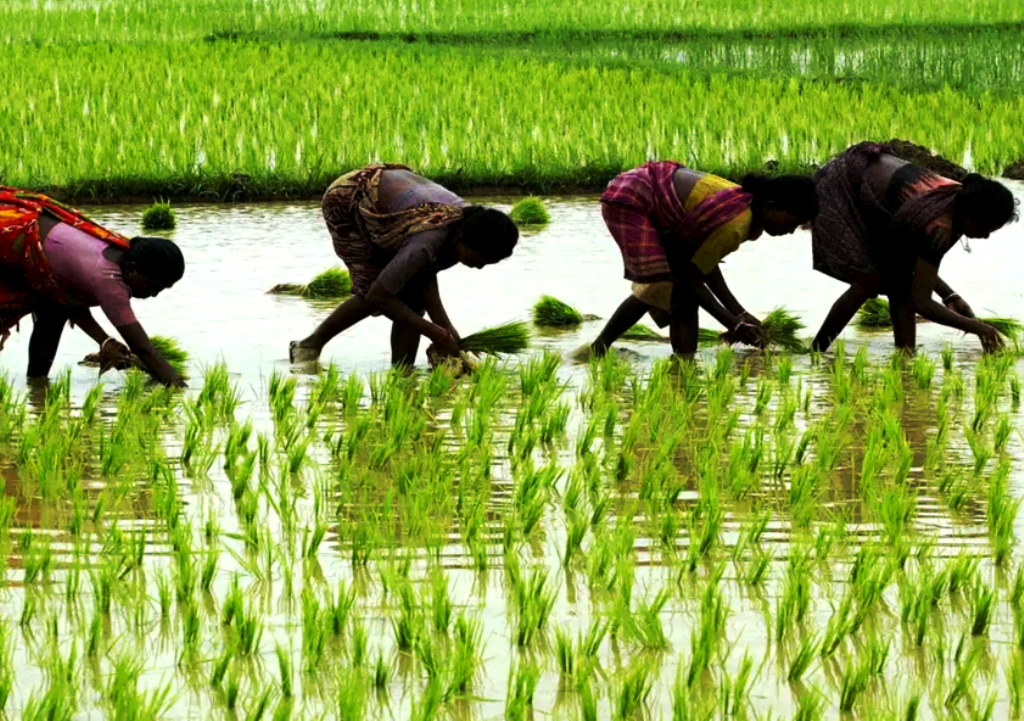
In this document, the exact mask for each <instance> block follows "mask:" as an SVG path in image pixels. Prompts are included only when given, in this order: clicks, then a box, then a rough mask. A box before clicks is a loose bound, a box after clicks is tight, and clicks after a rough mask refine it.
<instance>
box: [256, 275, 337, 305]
mask: <svg viewBox="0 0 1024 721" xmlns="http://www.w3.org/2000/svg"><path fill="white" fill-rule="evenodd" d="M267 292H269V293H273V294H275V295H297V296H300V297H302V298H310V299H313V300H325V299H333V298H344V297H345V296H347V295H351V294H352V276H351V275H350V274H349V272H348V271H347V270H343V269H342V268H337V267H335V268H328V269H327V270H325V271H324V272H323V273H320V274H319V275H318V276H316V277H315V278H313V280H311V281H309V283H307V284H306V285H298V284H297V283H281V284H279V285H275V286H274V287H273V288H271V289H270V290H269V291H267Z"/></svg>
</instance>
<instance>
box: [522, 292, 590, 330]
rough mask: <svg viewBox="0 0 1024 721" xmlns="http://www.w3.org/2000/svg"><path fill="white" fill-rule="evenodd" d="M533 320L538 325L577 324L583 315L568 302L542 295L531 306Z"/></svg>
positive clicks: (580, 321) (561, 325)
mask: <svg viewBox="0 0 1024 721" xmlns="http://www.w3.org/2000/svg"><path fill="white" fill-rule="evenodd" d="M533 322H534V323H536V324H537V325H539V326H547V327H556V328H557V327H564V326H571V325H579V324H580V323H582V322H583V315H582V314H581V313H580V312H579V311H578V310H576V309H575V308H573V307H572V306H571V305H569V304H568V303H563V302H562V301H560V300H558V298H552V297H551V296H550V295H544V296H541V299H540V300H538V301H537V305H535V306H533Z"/></svg>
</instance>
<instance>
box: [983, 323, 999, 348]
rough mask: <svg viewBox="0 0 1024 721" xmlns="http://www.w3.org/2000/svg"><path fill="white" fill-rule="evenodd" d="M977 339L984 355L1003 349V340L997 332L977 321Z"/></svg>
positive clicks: (986, 324)
mask: <svg viewBox="0 0 1024 721" xmlns="http://www.w3.org/2000/svg"><path fill="white" fill-rule="evenodd" d="M978 339H979V340H980V341H981V347H982V348H983V349H984V350H985V352H986V353H995V352H996V351H999V350H1002V348H1003V338H1002V336H1001V335H999V331H998V330H997V329H996V327H995V326H994V325H989V324H988V323H985V322H984V321H978Z"/></svg>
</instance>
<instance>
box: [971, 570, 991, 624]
mask: <svg viewBox="0 0 1024 721" xmlns="http://www.w3.org/2000/svg"><path fill="white" fill-rule="evenodd" d="M995 602H996V592H995V589H993V588H991V587H989V586H987V585H985V583H984V582H983V581H981V580H980V579H977V578H976V579H975V581H974V585H973V587H971V617H972V621H971V635H972V636H984V635H985V634H987V633H988V627H989V624H990V623H991V622H992V612H993V610H994V608H995Z"/></svg>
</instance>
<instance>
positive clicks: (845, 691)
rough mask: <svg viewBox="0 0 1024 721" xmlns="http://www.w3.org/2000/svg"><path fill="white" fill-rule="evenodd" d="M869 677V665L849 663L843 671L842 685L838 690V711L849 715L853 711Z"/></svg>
mask: <svg viewBox="0 0 1024 721" xmlns="http://www.w3.org/2000/svg"><path fill="white" fill-rule="evenodd" d="M870 677H871V667H870V664H869V663H860V664H858V663H850V664H849V665H848V666H847V667H846V669H845V670H844V671H843V679H842V685H841V687H840V689H839V710H840V711H842V712H844V713H849V712H850V711H852V710H853V706H854V704H855V703H856V702H857V699H858V698H859V697H860V695H861V694H862V693H863V692H864V690H865V689H866V688H867V685H868V681H869V680H870Z"/></svg>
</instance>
